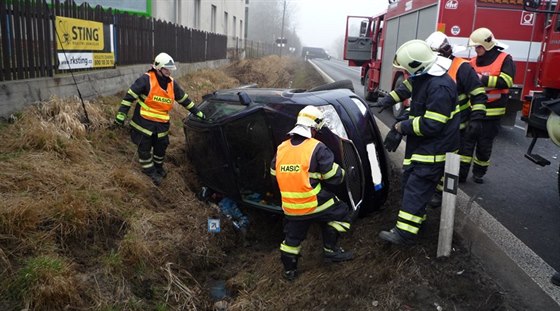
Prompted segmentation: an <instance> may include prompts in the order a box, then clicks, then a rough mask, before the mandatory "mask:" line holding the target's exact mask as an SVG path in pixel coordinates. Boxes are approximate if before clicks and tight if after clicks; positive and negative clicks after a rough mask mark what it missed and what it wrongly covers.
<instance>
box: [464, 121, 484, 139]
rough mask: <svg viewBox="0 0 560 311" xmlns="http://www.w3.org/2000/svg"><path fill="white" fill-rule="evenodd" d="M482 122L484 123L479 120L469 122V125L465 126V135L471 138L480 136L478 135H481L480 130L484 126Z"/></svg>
mask: <svg viewBox="0 0 560 311" xmlns="http://www.w3.org/2000/svg"><path fill="white" fill-rule="evenodd" d="M483 122H484V121H482V120H480V119H478V120H471V121H469V125H467V132H466V134H467V135H468V136H471V137H472V136H478V135H480V133H482V128H483V126H484V124H483Z"/></svg>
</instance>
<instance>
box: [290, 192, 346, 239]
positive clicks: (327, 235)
mask: <svg viewBox="0 0 560 311" xmlns="http://www.w3.org/2000/svg"><path fill="white" fill-rule="evenodd" d="M303 217H305V219H298V217H284V234H285V239H284V242H283V244H285V245H286V246H289V247H299V246H300V244H301V242H303V240H305V238H306V236H307V232H308V231H309V227H310V226H311V224H313V223H318V224H319V225H320V226H321V233H322V235H323V245H324V247H325V248H329V249H333V248H335V247H336V246H337V242H338V236H339V233H343V232H344V231H345V228H347V229H350V222H351V214H350V209H349V207H348V204H346V203H345V202H344V201H338V202H336V203H335V204H334V205H333V206H331V207H330V208H328V209H327V210H326V211H323V212H321V213H318V214H317V215H308V216H303ZM338 224H342V225H341V226H338Z"/></svg>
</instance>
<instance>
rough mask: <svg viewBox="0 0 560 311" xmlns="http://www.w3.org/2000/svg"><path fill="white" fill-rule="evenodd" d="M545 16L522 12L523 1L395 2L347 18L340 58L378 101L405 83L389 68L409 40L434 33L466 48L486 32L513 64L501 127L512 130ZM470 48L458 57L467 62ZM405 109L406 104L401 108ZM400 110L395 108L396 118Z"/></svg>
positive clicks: (530, 83)
mask: <svg viewBox="0 0 560 311" xmlns="http://www.w3.org/2000/svg"><path fill="white" fill-rule="evenodd" d="M544 25H545V17H544V16H541V15H539V14H536V13H534V12H529V11H526V10H523V0H510V1H503V0H461V1H458V0H415V1H411V0H400V1H399V0H396V1H393V2H390V3H389V6H388V7H387V10H386V11H385V12H383V13H381V14H379V15H376V16H348V17H347V22H346V36H345V42H344V59H345V60H348V64H349V66H361V67H362V69H361V80H362V82H363V85H364V98H365V99H367V100H371V101H376V100H377V99H378V97H379V96H385V95H387V94H388V93H389V92H390V91H391V90H392V89H394V88H395V86H396V85H397V84H398V83H400V82H401V81H403V80H404V79H406V78H407V75H406V73H405V72H403V71H399V70H397V69H395V68H393V66H392V61H393V58H394V55H395V52H396V50H397V48H398V47H399V46H400V45H401V44H403V43H404V42H406V41H408V40H412V39H421V40H424V39H426V38H427V37H428V36H429V35H430V34H431V33H432V32H434V31H436V30H438V31H441V32H443V33H445V34H446V35H447V36H448V37H449V40H450V41H451V43H452V44H456V45H463V46H466V45H467V43H468V39H469V36H470V34H471V33H472V31H473V30H475V29H477V28H480V27H486V28H489V29H490V30H492V32H493V33H494V36H495V37H496V38H497V39H498V40H500V42H502V43H505V44H507V45H508V46H509V48H508V49H506V50H505V52H507V53H509V54H510V55H512V57H513V60H514V62H515V64H516V75H515V77H514V86H513V88H512V89H511V90H510V103H509V104H508V107H507V115H506V117H505V118H503V119H504V120H503V123H504V124H509V125H513V123H514V122H515V118H516V113H517V111H519V110H521V106H522V99H523V97H524V96H525V95H527V94H529V92H530V91H532V90H535V89H537V86H536V84H535V79H536V71H537V60H538V57H539V54H540V50H541V45H542V43H541V42H542V38H543V33H544ZM475 55H476V54H475V52H474V49H467V50H466V51H464V52H461V53H459V54H458V55H456V56H460V57H464V58H470V57H472V56H475ZM405 104H406V103H405ZM401 109H402V105H395V106H394V107H393V113H394V114H395V115H398V114H399V113H400V110H401Z"/></svg>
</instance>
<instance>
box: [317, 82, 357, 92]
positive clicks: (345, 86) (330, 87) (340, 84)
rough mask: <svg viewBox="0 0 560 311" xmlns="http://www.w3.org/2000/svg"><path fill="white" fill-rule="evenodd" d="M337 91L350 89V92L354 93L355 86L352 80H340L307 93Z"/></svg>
mask: <svg viewBox="0 0 560 311" xmlns="http://www.w3.org/2000/svg"><path fill="white" fill-rule="evenodd" d="M335 89H349V90H350V91H352V92H354V84H352V81H351V80H340V81H334V82H332V83H328V84H323V85H319V86H316V87H314V88H312V89H309V90H307V91H308V92H316V91H326V90H335Z"/></svg>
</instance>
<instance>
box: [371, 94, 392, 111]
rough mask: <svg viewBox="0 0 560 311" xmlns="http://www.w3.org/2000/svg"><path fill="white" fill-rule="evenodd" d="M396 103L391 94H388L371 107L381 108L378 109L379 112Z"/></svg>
mask: <svg viewBox="0 0 560 311" xmlns="http://www.w3.org/2000/svg"><path fill="white" fill-rule="evenodd" d="M394 104H395V103H394V102H393V99H392V98H391V96H389V95H387V96H385V97H383V99H381V100H380V101H377V102H376V103H375V104H373V105H371V107H377V108H381V109H379V110H378V111H377V113H382V112H383V111H384V110H385V109H387V108H389V107H392V106H393V105H394Z"/></svg>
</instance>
